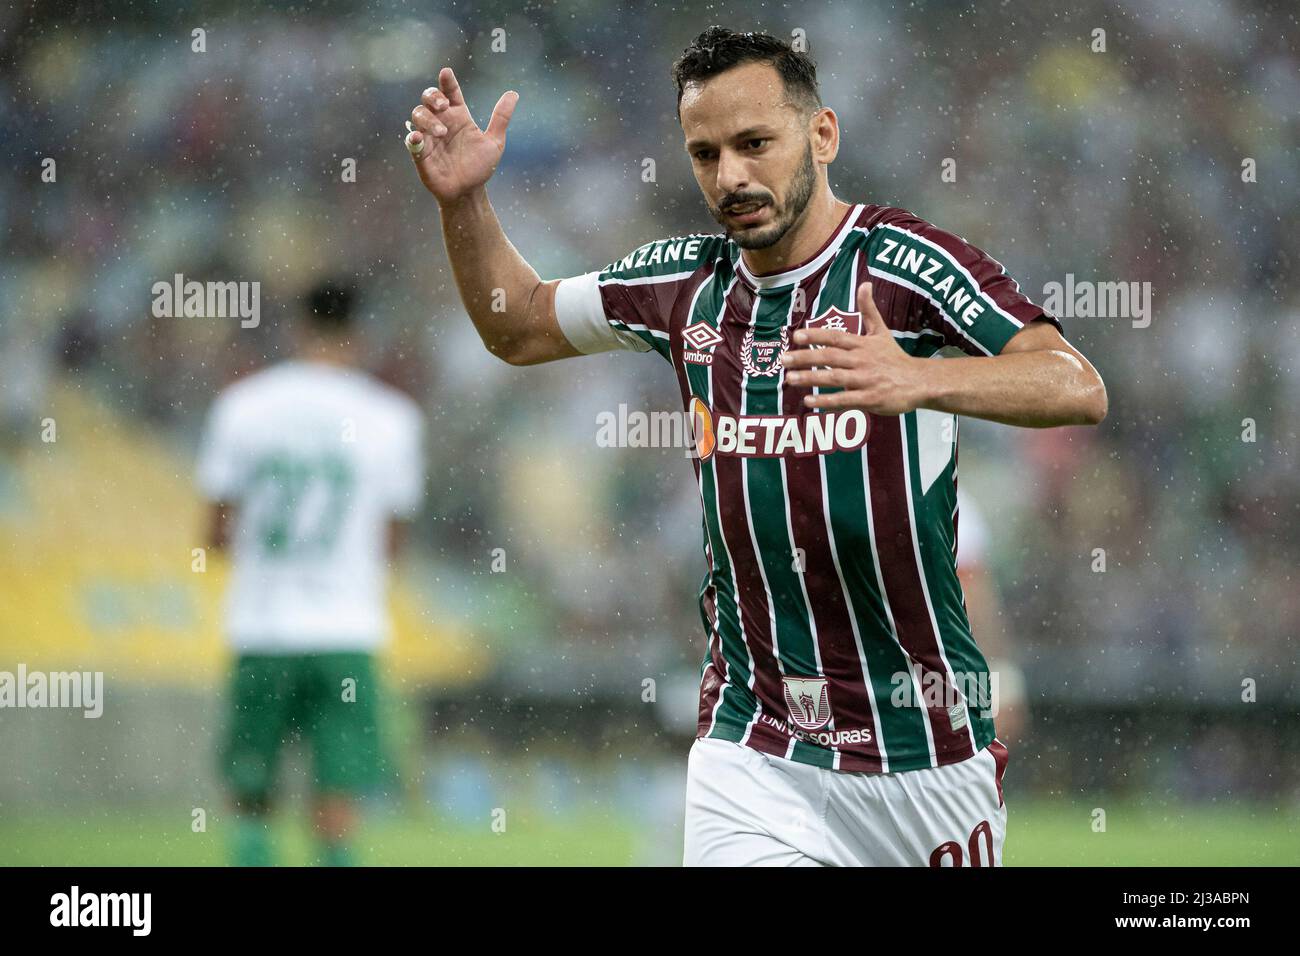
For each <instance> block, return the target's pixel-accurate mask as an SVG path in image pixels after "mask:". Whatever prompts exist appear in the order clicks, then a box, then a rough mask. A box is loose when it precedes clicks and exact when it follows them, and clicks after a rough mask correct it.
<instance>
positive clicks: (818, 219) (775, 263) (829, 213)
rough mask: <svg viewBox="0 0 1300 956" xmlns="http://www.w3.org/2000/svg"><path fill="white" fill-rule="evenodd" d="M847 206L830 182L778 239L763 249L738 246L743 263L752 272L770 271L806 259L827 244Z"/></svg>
mask: <svg viewBox="0 0 1300 956" xmlns="http://www.w3.org/2000/svg"><path fill="white" fill-rule="evenodd" d="M850 208H851V207H850V205H849V203H846V202H842V201H841V200H839V199H836V198H835V196H834V194H833V193H832V192H831V191H830V187H829V186H823V187H822V188H821V189H820V190H818V192H817V194H816V195H815V196H814V197H813V198H812V199H810V200H809V201H808V205H807V207H806V208H805V209H804V214H803V216H802V218H800V220H799V221H798V222H796V223H795V224H794V225H793V226H791V227H790V231H789V232H787V233H786V234H785V235H784V236H782V237H781V241H780V242H778V243H776V244H775V245H773V246H769V247H768V248H766V249H742V250H741V252H740V254H741V256H742V257H743V258H744V260H745V267H746V268H747V269H749V271H750V272H752V273H754V274H755V275H770V274H771V273H774V272H785V271H786V270H787V269H793V268H794V267H796V266H798V265H800V264H801V263H804V262H807V261H808V260H809V259H811V258H812V257H813V256H815V255H816V254H817V251H818V250H819V249H821V248H822V247H823V246H824V245H826V243H827V241H829V239H830V237H831V235H832V234H833V233H834V232H835V230H836V229H838V228H839V226H840V223H841V222H843V221H844V216H845V214H846V213H848V211H849V209H850Z"/></svg>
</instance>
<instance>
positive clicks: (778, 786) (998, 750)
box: [683, 738, 1007, 866]
mask: <svg viewBox="0 0 1300 956" xmlns="http://www.w3.org/2000/svg"><path fill="white" fill-rule="evenodd" d="M1005 767H1006V748H1005V747H1004V746H1003V745H1002V744H1001V743H999V742H997V741H994V743H993V744H992V745H990V746H989V747H986V748H985V749H984V750H981V751H980V752H979V753H977V754H976V755H975V756H973V757H970V758H969V759H967V760H963V761H962V762H961V763H954V764H948V765H946V766H943V767H933V768H929V769H925V770H909V771H905V772H903V773H884V774H881V773H844V772H841V771H836V770H826V769H823V768H822V767H813V766H810V765H808V764H802V763H795V762H794V761H793V760H786V759H784V758H782V757H770V756H768V755H767V754H765V753H761V752H759V751H757V750H753V749H751V748H749V747H742V746H741V745H740V744H734V743H731V742H730V741H727V740H715V739H712V738H702V739H700V740H696V741H695V744H694V746H692V747H691V756H690V761H689V763H688V767H687V774H686V850H685V855H684V859H683V862H684V864H685V865H686V866H1001V865H1002V841H1003V839H1004V837H1005V836H1006V832H1007V810H1006V806H1005V805H1004V804H1003V801H1002V771H1003V769H1004V768H1005Z"/></svg>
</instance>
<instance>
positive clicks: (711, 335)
mask: <svg viewBox="0 0 1300 956" xmlns="http://www.w3.org/2000/svg"><path fill="white" fill-rule="evenodd" d="M682 341H683V342H685V343H686V344H687V345H689V346H690V347H691V348H693V349H707V348H712V347H713V346H715V345H717V344H718V343H719V342H721V341H722V336H721V335H719V334H718V330H717V329H715V328H714V327H713V326H711V325H709V323H707V322H696V323H695V324H694V325H688V326H687V327H686V328H684V329H682Z"/></svg>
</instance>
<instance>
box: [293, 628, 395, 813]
mask: <svg viewBox="0 0 1300 956" xmlns="http://www.w3.org/2000/svg"><path fill="white" fill-rule="evenodd" d="M311 661H312V680H311V681H310V683H309V684H308V688H309V689H308V690H307V691H306V694H305V696H306V700H305V701H304V704H305V708H304V715H305V717H304V724H303V735H304V736H305V737H306V738H307V739H308V740H309V741H310V744H311V752H312V777H313V782H314V784H315V787H316V789H317V790H318V791H326V792H338V793H358V792H360V791H363V790H367V789H370V788H371V787H374V786H376V785H378V784H379V783H381V782H382V781H383V777H384V772H385V762H384V759H383V753H382V749H381V745H380V744H381V742H380V735H379V719H378V712H379V694H380V687H379V681H378V677H377V670H378V669H377V668H376V666H375V661H374V657H373V655H371V654H367V653H360V652H337V653H321V654H313V655H311Z"/></svg>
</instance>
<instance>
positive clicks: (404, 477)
mask: <svg viewBox="0 0 1300 956" xmlns="http://www.w3.org/2000/svg"><path fill="white" fill-rule="evenodd" d="M391 464H392V468H391V469H390V471H389V479H390V481H389V499H388V505H389V510H390V511H391V513H392V515H393V517H395V518H401V519H408V518H414V517H415V515H416V514H417V513H418V512H419V510H420V505H421V504H422V503H423V501H424V482H425V477H426V476H425V466H424V415H423V413H421V412H420V410H419V407H418V406H416V405H415V404H414V403H412V404H411V405H409V406H408V407H407V411H406V414H404V415H403V416H402V421H401V425H400V427H399V428H398V429H397V432H396V436H395V438H394V443H393V450H392V463H391Z"/></svg>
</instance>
